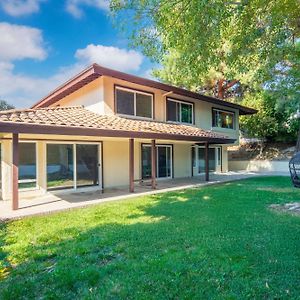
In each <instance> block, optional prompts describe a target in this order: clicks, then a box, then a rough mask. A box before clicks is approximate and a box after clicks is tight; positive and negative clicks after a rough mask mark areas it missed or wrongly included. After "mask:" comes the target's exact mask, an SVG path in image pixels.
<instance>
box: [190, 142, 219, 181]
mask: <svg viewBox="0 0 300 300" xmlns="http://www.w3.org/2000/svg"><path fill="white" fill-rule="evenodd" d="M192 147H193V148H194V149H195V152H194V155H195V156H196V157H194V158H193V159H194V160H195V166H192V167H193V169H194V170H196V172H193V174H195V175H196V176H197V175H203V174H205V171H203V172H199V151H198V149H200V148H202V149H204V148H205V147H204V146H192ZM209 149H214V150H215V169H216V170H217V169H218V167H219V168H220V169H222V160H223V157H222V147H221V146H212V147H209ZM219 155H220V156H219ZM216 170H215V171H209V173H218V171H216ZM195 175H194V176H195Z"/></svg>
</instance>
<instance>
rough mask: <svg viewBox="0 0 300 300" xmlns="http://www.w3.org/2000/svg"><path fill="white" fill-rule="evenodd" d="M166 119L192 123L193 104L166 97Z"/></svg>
mask: <svg viewBox="0 0 300 300" xmlns="http://www.w3.org/2000/svg"><path fill="white" fill-rule="evenodd" d="M167 121H174V122H181V123H188V124H193V104H192V103H186V102H182V101H178V100H173V99H170V98H169V99H167Z"/></svg>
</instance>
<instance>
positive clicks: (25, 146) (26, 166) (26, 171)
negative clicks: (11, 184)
mask: <svg viewBox="0 0 300 300" xmlns="http://www.w3.org/2000/svg"><path fill="white" fill-rule="evenodd" d="M19 153H20V154H19V188H20V189H22V188H35V187H36V144H35V143H20V146H19Z"/></svg>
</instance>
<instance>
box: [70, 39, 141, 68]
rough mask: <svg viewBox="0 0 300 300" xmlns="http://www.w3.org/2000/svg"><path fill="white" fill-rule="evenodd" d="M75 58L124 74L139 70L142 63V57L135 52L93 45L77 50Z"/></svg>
mask: <svg viewBox="0 0 300 300" xmlns="http://www.w3.org/2000/svg"><path fill="white" fill-rule="evenodd" d="M75 57H76V58H77V59H78V60H79V61H84V62H86V63H88V64H91V63H94V62H96V63H98V64H100V65H102V66H105V67H110V68H113V69H117V70H119V71H124V72H126V71H137V70H139V69H140V67H141V64H142V61H143V56H142V55H141V54H140V53H139V52H137V51H134V50H127V49H121V48H117V47H107V46H103V45H94V44H90V45H88V46H87V47H86V48H84V49H78V50H77V51H76V53H75Z"/></svg>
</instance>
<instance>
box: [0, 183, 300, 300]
mask: <svg viewBox="0 0 300 300" xmlns="http://www.w3.org/2000/svg"><path fill="white" fill-rule="evenodd" d="M299 199H300V192H299V190H297V189H294V188H292V187H291V184H290V181H289V178H284V177H268V178H251V179H247V180H243V181H237V182H233V183H226V184H222V185H215V186H209V187H205V188H199V189H190V190H186V191H180V192H172V193H165V194H158V195H153V196H145V197H140V198H136V199H131V200H126V201H123V202H114V203H107V204H103V205H98V206H93V207H89V208H85V209H78V210H73V211H68V212H62V213H56V214H53V215H48V216H40V217H31V218H27V219H23V220H18V221H13V222H9V223H4V224H2V225H1V235H0V243H1V244H2V248H1V249H2V250H1V253H0V260H1V264H0V269H1V273H0V274H1V275H0V276H2V279H1V280H0V299H20V298H21V299H33V298H43V299H103V298H105V299H107V298H108V299H125V298H128V299H191V298H197V299H296V298H298V299H299V295H300V285H299V278H300V264H299V261H300V238H299V236H300V217H297V216H292V215H289V214H285V213H278V212H274V211H272V210H270V209H268V205H270V204H272V203H284V202H292V201H296V200H299Z"/></svg>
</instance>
